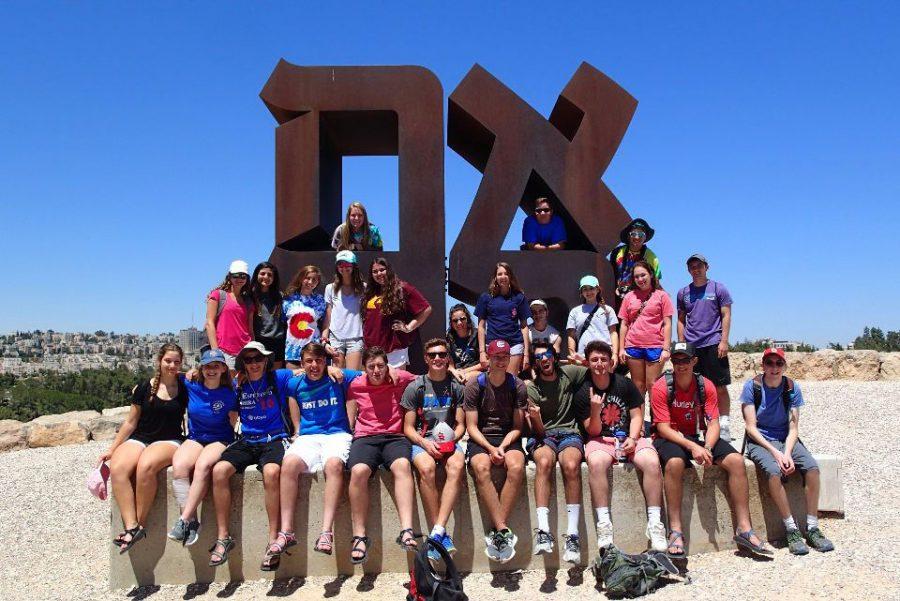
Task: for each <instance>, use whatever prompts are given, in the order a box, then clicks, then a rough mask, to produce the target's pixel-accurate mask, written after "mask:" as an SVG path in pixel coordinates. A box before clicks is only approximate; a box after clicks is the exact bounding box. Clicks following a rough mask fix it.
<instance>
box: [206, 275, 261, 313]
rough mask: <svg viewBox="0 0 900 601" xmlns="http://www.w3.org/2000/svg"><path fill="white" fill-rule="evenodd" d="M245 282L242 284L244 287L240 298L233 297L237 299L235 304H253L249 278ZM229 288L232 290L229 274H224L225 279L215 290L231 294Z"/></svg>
mask: <svg viewBox="0 0 900 601" xmlns="http://www.w3.org/2000/svg"><path fill="white" fill-rule="evenodd" d="M245 281H246V283H245V284H244V287H243V288H241V296H240V297H235V298H236V299H237V302H239V303H241V304H242V305H246V304H249V303H251V302H253V298H252V297H251V296H250V278H249V277H247V279H246V280H245ZM231 288H232V285H231V274H230V273H226V274H225V279H224V280H223V281H222V283H221V284H219V285H218V286H216V288H215V289H216V290H222V291H224V292H231Z"/></svg>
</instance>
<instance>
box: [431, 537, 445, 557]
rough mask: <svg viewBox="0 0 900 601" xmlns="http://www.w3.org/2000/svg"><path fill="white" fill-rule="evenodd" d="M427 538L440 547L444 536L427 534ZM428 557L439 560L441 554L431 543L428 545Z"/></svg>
mask: <svg viewBox="0 0 900 601" xmlns="http://www.w3.org/2000/svg"><path fill="white" fill-rule="evenodd" d="M428 538H430V539H431V540H432V541H434V542H435V543H436V544H438V545H441V546H442V547H443V546H444V537H443V536H429V537H428ZM428 559H430V560H431V561H440V560H441V554H440V553H438V551H437V549H435V548H434V547H432V546H431V545H428Z"/></svg>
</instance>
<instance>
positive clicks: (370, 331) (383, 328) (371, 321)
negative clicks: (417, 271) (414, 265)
mask: <svg viewBox="0 0 900 601" xmlns="http://www.w3.org/2000/svg"><path fill="white" fill-rule="evenodd" d="M400 287H401V288H402V289H403V310H402V311H399V312H397V313H392V314H391V315H384V314H383V313H382V312H381V297H380V296H375V297H372V299H370V300H369V302H368V303H367V304H366V307H365V319H364V320H363V342H364V343H365V345H366V347H367V348H368V347H372V346H380V347H381V348H382V349H384V352H386V353H390V352H392V351H396V350H397V349H402V348H406V347H408V346H409V345H410V344H412V342H413V340H415V337H416V333H415V332H413V333H411V334H407V333H406V332H398V331H396V330H394V329H393V328H392V327H391V326H392V325H393V324H394V321H396V320H398V319H399V320H400V321H402V322H404V323H406V322H408V321H409V320H410V319H412V318H413V316H415V315H418V314H419V313H421V312H422V311H424V310H425V309H426V308H427V307H428V306H429V305H428V301H427V300H425V297H424V296H422V293H421V292H419V291H418V290H416V289H415V287H413V286H412V285H411V284H409V283H407V282H400Z"/></svg>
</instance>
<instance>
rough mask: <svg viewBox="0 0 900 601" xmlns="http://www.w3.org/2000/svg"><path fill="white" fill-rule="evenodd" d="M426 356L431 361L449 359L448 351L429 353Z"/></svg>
mask: <svg viewBox="0 0 900 601" xmlns="http://www.w3.org/2000/svg"><path fill="white" fill-rule="evenodd" d="M425 356H426V357H428V358H429V359H446V358H447V357H448V353H447V351H433V352H431V351H429V352H427V353H425Z"/></svg>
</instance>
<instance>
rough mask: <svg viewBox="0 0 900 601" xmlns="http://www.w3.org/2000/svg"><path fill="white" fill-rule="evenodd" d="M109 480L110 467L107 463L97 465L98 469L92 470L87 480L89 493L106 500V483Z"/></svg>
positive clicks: (102, 462)
mask: <svg viewBox="0 0 900 601" xmlns="http://www.w3.org/2000/svg"><path fill="white" fill-rule="evenodd" d="M107 480H109V466H108V465H106V462H105V461H101V462H100V463H98V464H97V467H95V468H94V469H92V470H91V473H90V474H88V478H87V488H88V491H89V492H90V493H91V494H92V495H94V496H95V497H97V498H98V499H100V500H101V501H105V500H106V481H107Z"/></svg>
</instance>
